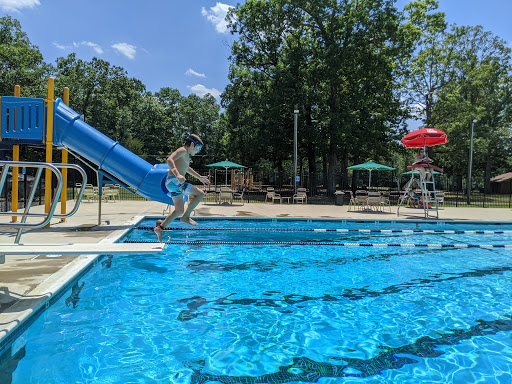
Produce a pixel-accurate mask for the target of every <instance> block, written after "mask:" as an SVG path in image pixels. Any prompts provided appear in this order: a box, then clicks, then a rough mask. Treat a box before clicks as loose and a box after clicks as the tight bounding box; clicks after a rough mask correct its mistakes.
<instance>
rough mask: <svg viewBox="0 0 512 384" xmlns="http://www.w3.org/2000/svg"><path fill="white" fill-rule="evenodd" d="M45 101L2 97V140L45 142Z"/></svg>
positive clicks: (0, 134)
mask: <svg viewBox="0 0 512 384" xmlns="http://www.w3.org/2000/svg"><path fill="white" fill-rule="evenodd" d="M44 109H45V106H44V100H43V99H35V98H29V97H15V96H2V115H1V116H2V121H1V123H2V129H1V133H0V139H2V140H4V139H20V140H34V141H38V142H42V141H43V137H44Z"/></svg>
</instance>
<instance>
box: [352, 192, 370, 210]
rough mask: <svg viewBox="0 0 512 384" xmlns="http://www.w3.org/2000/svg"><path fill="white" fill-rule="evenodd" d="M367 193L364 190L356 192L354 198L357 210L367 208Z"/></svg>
mask: <svg viewBox="0 0 512 384" xmlns="http://www.w3.org/2000/svg"><path fill="white" fill-rule="evenodd" d="M367 202H368V192H367V191H364V190H357V191H356V196H355V205H356V206H357V207H358V208H359V209H366V208H367V207H368V204H367Z"/></svg>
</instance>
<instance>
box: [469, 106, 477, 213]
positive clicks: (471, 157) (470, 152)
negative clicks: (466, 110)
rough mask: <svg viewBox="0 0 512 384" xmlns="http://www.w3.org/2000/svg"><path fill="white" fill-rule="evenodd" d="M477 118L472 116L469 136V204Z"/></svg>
mask: <svg viewBox="0 0 512 384" xmlns="http://www.w3.org/2000/svg"><path fill="white" fill-rule="evenodd" d="M476 122H477V120H476V119H475V118H474V117H473V116H471V135H470V138H469V166H468V185H467V188H468V205H470V204H471V184H472V181H471V173H472V171H473V128H474V126H475V123H476Z"/></svg>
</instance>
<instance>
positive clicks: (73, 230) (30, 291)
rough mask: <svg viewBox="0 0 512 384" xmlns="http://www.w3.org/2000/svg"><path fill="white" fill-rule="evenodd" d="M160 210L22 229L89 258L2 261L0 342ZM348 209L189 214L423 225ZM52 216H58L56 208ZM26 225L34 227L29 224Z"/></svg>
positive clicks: (138, 209) (146, 207) (489, 213)
mask: <svg viewBox="0 0 512 384" xmlns="http://www.w3.org/2000/svg"><path fill="white" fill-rule="evenodd" d="M73 204H74V202H68V208H69V210H71V209H72V207H73ZM165 208H166V205H164V204H161V203H155V202H151V201H122V202H119V201H118V202H112V201H109V202H103V203H102V218H101V219H102V220H101V225H98V203H97V202H83V203H82V204H81V206H80V208H79V210H78V212H77V213H76V214H75V215H74V216H73V217H70V218H68V219H67V220H66V222H60V220H59V219H53V220H52V221H51V226H50V228H45V229H43V228H40V229H26V230H25V231H24V232H23V235H22V237H21V243H22V244H26V245H36V244H45V245H48V244H55V245H56V246H57V245H59V246H61V245H63V244H74V245H75V248H76V247H77V246H76V245H77V244H78V247H81V249H84V250H86V249H87V245H88V244H89V245H90V247H89V252H88V253H89V254H74V253H73V252H71V251H70V252H60V253H59V252H57V251H55V252H54V253H56V254H49V252H47V254H44V251H45V249H43V248H41V254H37V252H33V251H32V252H31V254H26V255H24V254H15V255H5V263H4V264H0V342H1V341H2V339H3V338H4V337H5V336H7V335H8V334H9V333H10V332H11V331H13V330H15V329H16V328H17V327H18V326H19V324H20V323H21V322H22V321H23V320H24V319H26V318H28V317H29V316H30V314H31V313H33V312H34V311H37V310H38V309H40V308H41V307H42V306H44V305H45V303H46V302H47V301H48V300H49V298H51V297H52V295H54V294H55V293H56V292H57V291H58V290H59V289H60V288H61V287H63V286H65V285H67V284H68V283H69V281H70V280H72V279H73V277H74V276H76V275H77V274H78V273H79V272H80V271H82V270H84V269H85V268H87V267H88V266H90V265H93V264H94V263H95V262H96V259H97V255H96V254H91V252H92V250H94V249H97V247H98V245H99V244H100V243H101V244H104V246H105V249H107V248H108V247H109V245H108V244H112V243H113V242H114V241H116V240H117V239H118V238H119V237H120V236H121V235H122V234H123V233H124V232H125V231H126V230H128V229H129V228H130V227H131V226H132V225H133V224H134V223H136V222H137V221H138V220H139V219H140V218H142V217H144V216H163V210H164V209H165ZM348 208H349V207H348V206H335V205H307V204H306V205H301V204H271V203H266V204H263V203H245V204H241V203H235V204H233V205H229V204H221V205H219V204H214V203H201V204H200V205H199V206H198V207H197V208H196V210H195V212H194V213H195V216H199V217H201V216H202V217H208V216H225V217H259V218H261V217H271V218H320V219H322V218H324V219H359V220H361V219H363V220H406V221H411V220H425V219H424V218H423V210H422V209H414V208H404V207H402V208H401V215H400V216H397V215H396V207H391V212H389V211H386V212H365V211H357V210H356V211H349V210H348ZM43 209H44V208H43V207H34V208H33V210H31V211H33V212H43ZM56 212H60V207H58V208H57V210H56ZM18 220H19V219H18ZM39 220H40V219H39ZM439 220H448V221H451V220H464V221H492V222H512V209H507V208H477V207H474V208H451V207H448V208H442V209H440V211H439ZM2 222H7V217H5V216H4V217H3V219H2ZM29 222H35V221H34V220H32V219H30V220H29ZM15 236H16V231H15V230H14V229H10V228H5V227H1V228H0V246H2V247H3V246H6V245H12V244H14V238H15ZM155 241H156V236H155ZM28 248H33V247H28ZM56 248H57V249H58V248H59V247H56ZM0 249H1V248H0ZM61 249H62V248H61ZM70 249H73V248H70ZM46 250H48V249H47V248H46ZM113 252H114V251H113ZM34 253H36V254H34ZM1 258H2V256H1V255H0V259H1ZM0 261H1V260H0Z"/></svg>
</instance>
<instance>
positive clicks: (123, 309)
mask: <svg viewBox="0 0 512 384" xmlns="http://www.w3.org/2000/svg"><path fill="white" fill-rule="evenodd" d="M153 223H154V220H146V221H145V222H142V223H140V224H138V226H137V227H139V228H145V227H146V226H147V227H149V226H152V225H153ZM172 227H176V229H175V230H173V231H169V232H167V231H166V232H165V234H164V240H171V241H188V242H194V241H204V242H213V241H215V242H223V241H225V242H229V241H231V242H233V241H237V242H256V241H262V242H268V241H276V242H285V243H286V242H288V243H289V244H284V245H282V244H281V245H259V244H253V245H229V244H213V243H212V244H203V245H197V244H178V245H176V244H169V245H168V246H167V247H166V250H165V252H164V253H163V254H157V255H150V256H147V255H131V256H114V257H109V256H105V257H103V258H102V259H101V260H100V262H99V263H98V264H97V265H96V266H95V267H94V268H93V269H92V270H91V271H90V272H89V273H88V274H86V275H85V276H84V277H83V278H82V279H80V280H79V281H78V282H77V284H76V285H75V286H74V289H73V290H70V291H69V292H68V293H66V294H65V295H64V296H63V297H62V298H61V299H60V300H59V301H58V302H57V303H56V304H54V305H53V306H52V307H50V308H49V309H48V310H47V311H46V312H44V313H43V315H42V316H41V317H40V318H39V319H38V320H36V321H35V323H34V324H33V325H32V326H31V327H30V328H28V329H27V330H26V331H25V332H24V333H23V335H22V336H20V337H19V338H18V339H17V340H16V341H15V343H14V344H13V346H12V350H11V354H12V355H13V358H12V359H11V361H10V362H9V361H8V362H7V363H4V366H9V367H11V371H13V372H12V383H15V384H20V383H23V384H25V383H45V384H46V383H193V384H196V383H209V382H211V383H226V384H231V383H247V384H251V383H288V382H319V383H464V384H465V383H511V382H512V278H511V277H512V248H469V249H461V248H455V247H453V248H429V247H426V246H422V247H413V248H409V247H369V246H368V247H351V246H348V247H347V246H337V244H338V245H339V244H342V243H365V244H386V243H387V244H446V245H450V244H451V245H454V244H459V245H460V244H473V245H475V244H489V245H504V244H512V233H510V232H508V231H512V225H477V224H418V223H354V222H343V223H342V222H334V221H309V222H308V221H265V220H263V221H246V220H243V221H235V220H224V221H219V220H211V221H208V220H207V221H201V222H200V228H202V229H201V230H192V229H187V228H185V227H184V226H183V225H182V224H180V223H174V224H173V225H172ZM236 228H244V229H247V228H252V229H256V230H254V231H249V230H243V231H235V230H230V229H236ZM204 229H210V230H204ZM259 229H273V231H267V230H259ZM281 229H283V230H281ZM290 229H293V231H291V230H290ZM311 229H324V230H326V231H325V232H319V231H310V230H311ZM335 229H347V230H348V229H350V230H354V231H352V232H336V231H334V230H335ZM359 229H366V230H370V232H359ZM389 229H395V230H415V231H417V232H406V233H402V232H393V233H387V232H385V233H382V232H379V231H380V230H389ZM424 230H426V231H439V232H434V233H428V232H427V233H425V232H419V231H424ZM484 230H485V231H499V232H503V231H505V232H506V233H498V234H496V233H494V234H490V233H485V234H483V233H480V234H479V233H458V232H459V231H484ZM441 231H452V232H453V233H451V232H441ZM125 240H132V241H133V240H137V241H155V236H154V234H153V233H152V232H151V231H147V230H145V229H134V230H133V231H131V232H130V234H129V235H128V236H127V238H126V239H125ZM291 242H294V243H299V242H300V243H306V244H310V245H311V244H318V245H317V246H315V245H312V246H305V245H291ZM328 243H332V245H328ZM16 356H17V357H16Z"/></svg>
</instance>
